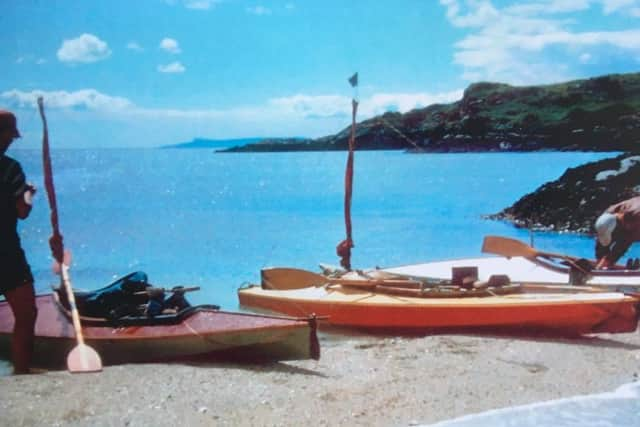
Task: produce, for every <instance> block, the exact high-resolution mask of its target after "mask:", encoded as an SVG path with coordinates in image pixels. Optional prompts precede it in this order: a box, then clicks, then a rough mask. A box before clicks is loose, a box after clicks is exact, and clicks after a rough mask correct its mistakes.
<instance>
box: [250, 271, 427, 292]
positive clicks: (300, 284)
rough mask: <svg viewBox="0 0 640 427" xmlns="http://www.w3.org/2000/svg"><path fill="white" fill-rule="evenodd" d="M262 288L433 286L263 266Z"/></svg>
mask: <svg viewBox="0 0 640 427" xmlns="http://www.w3.org/2000/svg"><path fill="white" fill-rule="evenodd" d="M260 274H261V279H262V288H263V289H274V290H288V289H302V288H309V287H320V286H325V285H343V286H354V287H365V288H371V287H375V286H380V285H385V286H396V287H409V288H410V287H413V288H416V287H424V286H433V285H430V284H427V283H426V282H424V281H418V280H411V279H404V278H379V279H378V278H371V279H367V278H362V279H354V278H345V277H327V276H323V275H322V274H318V273H313V272H311V271H308V270H302V269H299V268H289V267H274V268H265V269H262V270H261V272H260Z"/></svg>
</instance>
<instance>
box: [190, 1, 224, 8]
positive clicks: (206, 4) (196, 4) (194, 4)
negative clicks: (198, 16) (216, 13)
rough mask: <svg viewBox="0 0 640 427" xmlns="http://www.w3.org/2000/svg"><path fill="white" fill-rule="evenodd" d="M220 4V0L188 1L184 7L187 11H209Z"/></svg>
mask: <svg viewBox="0 0 640 427" xmlns="http://www.w3.org/2000/svg"><path fill="white" fill-rule="evenodd" d="M217 3H219V0H186V1H185V2H184V6H185V7H186V8H187V9H198V10H209V9H211V8H212V7H213V6H215V5H216V4H217Z"/></svg>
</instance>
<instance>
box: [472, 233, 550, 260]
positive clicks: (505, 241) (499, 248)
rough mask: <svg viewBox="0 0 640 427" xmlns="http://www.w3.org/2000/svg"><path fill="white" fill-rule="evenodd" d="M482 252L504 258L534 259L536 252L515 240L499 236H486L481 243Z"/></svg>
mask: <svg viewBox="0 0 640 427" xmlns="http://www.w3.org/2000/svg"><path fill="white" fill-rule="evenodd" d="M482 252H485V253H491V254H497V255H502V256H505V257H508V258H510V257H514V256H522V257H535V256H536V255H538V254H539V253H538V251H536V250H535V249H533V248H532V247H531V246H529V245H527V244H526V243H522V242H521V241H519V240H516V239H510V238H508V237H500V236H486V237H485V238H484V240H483V242H482Z"/></svg>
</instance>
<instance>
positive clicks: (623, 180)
mask: <svg viewBox="0 0 640 427" xmlns="http://www.w3.org/2000/svg"><path fill="white" fill-rule="evenodd" d="M638 195H640V155H633V154H632V153H626V154H622V155H620V156H617V157H615V158H610V159H604V160H600V161H597V162H592V163H587V164H585V165H582V166H578V167H575V168H570V169H567V171H566V172H565V173H564V174H563V175H562V176H561V177H560V178H559V179H557V180H556V181H552V182H549V183H546V184H544V185H542V186H541V187H539V188H538V189H537V190H535V191H534V192H533V193H530V194H527V195H526V196H524V197H522V198H521V199H520V200H518V201H517V202H516V203H514V204H513V205H512V206H510V207H508V208H506V209H504V210H502V211H501V212H499V213H497V214H494V215H489V216H488V218H490V219H498V220H506V221H510V222H513V223H514V224H515V225H516V226H518V227H527V228H532V229H538V230H554V231H560V232H562V231H571V232H578V233H588V234H591V233H592V232H593V223H594V221H595V219H596V218H597V217H598V216H599V215H600V214H601V213H602V212H603V211H604V210H605V209H606V208H607V207H609V206H610V205H612V204H614V203H617V202H620V201H622V200H625V199H628V198H630V197H634V196H638Z"/></svg>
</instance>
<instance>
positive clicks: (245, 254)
mask: <svg viewBox="0 0 640 427" xmlns="http://www.w3.org/2000/svg"><path fill="white" fill-rule="evenodd" d="M9 155H13V156H14V157H16V158H18V159H19V160H20V161H21V163H22V164H23V167H24V169H25V172H26V174H27V177H28V179H29V180H31V181H32V182H33V183H34V184H36V185H37V186H38V188H39V192H38V194H37V195H36V199H35V205H34V210H33V212H32V215H31V216H30V217H29V218H28V219H27V220H26V221H24V222H21V223H20V235H21V238H22V242H23V246H24V248H25V250H26V252H27V254H28V258H29V261H30V263H31V266H32V269H33V272H34V275H35V277H36V287H37V290H38V291H40V292H45V291H47V290H48V289H49V288H50V286H51V285H52V284H53V283H55V281H56V280H57V277H56V276H54V275H53V274H52V272H51V257H50V253H49V247H48V243H47V240H48V238H49V236H50V234H51V227H50V224H49V210H48V205H47V199H46V194H45V191H44V185H43V176H42V160H41V153H40V152H39V151H36V150H34V151H31V150H14V151H10V152H9ZM613 155H614V154H612V153H609V154H606V153H597V154H596V153H528V154H498V153H496V154H405V153H402V152H397V151H385V152H357V153H356V162H355V175H354V190H353V206H352V220H353V237H354V241H355V245H356V247H355V248H354V249H353V251H352V265H353V266H354V267H355V268H365V267H371V266H374V265H379V266H391V265H398V264H406V263H413V262H420V261H427V260H436V259H442V258H452V257H453V258H459V257H467V256H478V255H480V246H481V243H482V238H483V236H484V235H486V234H498V235H504V236H511V237H516V238H519V239H523V240H524V241H527V242H528V241H529V239H530V236H529V232H528V231H527V230H524V229H516V228H515V227H513V226H512V225H511V224H507V223H503V222H498V221H489V220H485V219H483V218H482V215H483V214H490V213H495V212H497V211H499V210H500V209H502V208H504V207H506V206H509V205H510V204H512V203H513V202H514V201H516V200H517V199H518V198H519V197H521V196H523V195H524V194H526V193H529V192H531V191H533V190H535V189H536V188H537V187H538V186H540V185H541V184H543V183H545V182H547V181H549V180H553V179H556V178H558V177H559V176H560V175H561V174H562V173H563V172H564V171H565V169H566V168H567V167H574V166H577V165H581V164H584V163H586V162H589V161H593V160H598V159H601V158H605V157H610V156H613ZM52 160H53V170H54V181H55V186H56V192H57V195H58V208H59V215H60V227H61V231H62V234H63V235H64V238H65V244H66V247H67V248H68V249H70V250H71V252H72V254H73V264H72V268H71V278H72V280H73V284H74V286H75V287H77V288H85V289H95V288H98V287H101V286H104V285H106V284H108V283H110V282H111V281H112V280H114V279H115V278H117V277H119V276H122V275H124V274H127V273H129V272H131V271H134V270H143V271H145V272H146V273H147V274H148V275H149V278H150V281H151V282H153V283H154V284H157V285H162V286H173V285H177V284H185V285H198V286H201V287H202V290H201V291H200V292H197V293H192V294H190V296H191V299H193V300H194V302H208V303H215V304H219V305H220V306H222V307H223V308H225V309H236V308H238V303H237V297H236V294H235V292H236V289H237V288H238V287H239V286H241V285H242V284H244V283H246V282H256V281H257V280H258V279H259V271H260V268H262V267H265V266H296V267H300V268H307V269H311V270H316V269H317V265H318V263H319V262H324V263H333V264H338V257H337V256H336V254H335V247H336V245H337V244H338V242H340V241H341V240H342V239H343V238H344V237H345V225H344V214H343V197H344V169H345V163H346V154H345V153H344V152H329V153H327V152H320V153H275V154H262V153H261V154H222V153H214V152H213V151H211V150H207V149H109V150H107V149H102V150H55V149H54V150H53V152H52ZM534 242H535V245H536V246H537V247H540V248H543V249H545V250H549V251H554V252H564V253H569V254H573V255H576V256H585V257H592V256H593V240H592V238H591V237H589V236H580V235H568V234H557V233H536V234H535V235H534ZM636 256H640V254H637V255H636Z"/></svg>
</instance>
